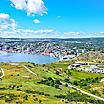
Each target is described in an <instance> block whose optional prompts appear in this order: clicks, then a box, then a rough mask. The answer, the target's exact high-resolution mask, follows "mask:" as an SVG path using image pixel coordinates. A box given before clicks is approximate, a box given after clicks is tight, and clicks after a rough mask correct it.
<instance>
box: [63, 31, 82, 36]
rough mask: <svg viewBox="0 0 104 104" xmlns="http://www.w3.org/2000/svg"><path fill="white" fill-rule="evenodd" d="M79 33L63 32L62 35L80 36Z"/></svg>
mask: <svg viewBox="0 0 104 104" xmlns="http://www.w3.org/2000/svg"><path fill="white" fill-rule="evenodd" d="M80 34H81V33H80V32H64V35H70V36H71V35H72V36H73V35H80Z"/></svg>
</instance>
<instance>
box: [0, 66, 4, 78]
mask: <svg viewBox="0 0 104 104" xmlns="http://www.w3.org/2000/svg"><path fill="white" fill-rule="evenodd" d="M0 70H1V72H2V76H0V79H1V78H3V77H4V76H5V73H4V69H2V68H0Z"/></svg>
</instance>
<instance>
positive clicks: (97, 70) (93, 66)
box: [70, 62, 104, 74]
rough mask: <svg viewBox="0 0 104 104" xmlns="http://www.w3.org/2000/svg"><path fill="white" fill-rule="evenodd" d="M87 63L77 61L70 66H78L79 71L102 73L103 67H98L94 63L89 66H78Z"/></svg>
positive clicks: (103, 72) (103, 71)
mask: <svg viewBox="0 0 104 104" xmlns="http://www.w3.org/2000/svg"><path fill="white" fill-rule="evenodd" d="M84 65H88V63H86V62H77V63H75V64H72V65H71V66H70V67H71V68H72V69H73V68H78V69H79V70H80V71H87V72H91V73H100V74H104V68H98V67H97V66H96V65H91V66H90V67H89V68H80V66H84Z"/></svg>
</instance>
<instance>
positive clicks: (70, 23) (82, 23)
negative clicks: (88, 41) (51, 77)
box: [0, 0, 104, 38]
mask: <svg viewBox="0 0 104 104" xmlns="http://www.w3.org/2000/svg"><path fill="white" fill-rule="evenodd" d="M21 1H22V2H21ZM27 1H28V2H30V3H33V4H31V5H30V6H29V4H26V2H25V0H0V13H1V18H0V20H1V22H0V23H1V25H0V28H1V29H0V33H1V34H0V37H40V38H41V37H42V38H46V37H49V38H50V37H52V38H54V37H60V38H77V37H95V36H96V37H97V36H98V37H103V35H104V32H103V29H104V0H27ZM24 3H25V4H24ZM22 4H24V5H22ZM39 6H40V7H39ZM3 14H6V15H7V14H8V15H9V18H8V21H9V22H7V18H5V19H6V23H5V20H4V18H3V17H2V16H4V17H5V16H6V15H3ZM11 19H13V20H14V21H15V22H13V21H11ZM2 24H3V25H2ZM11 24H12V25H13V26H15V29H14V27H13V26H11ZM4 25H6V26H7V25H8V27H6V26H4ZM4 27H5V28H4ZM8 28H9V29H8ZM22 33H23V34H22Z"/></svg>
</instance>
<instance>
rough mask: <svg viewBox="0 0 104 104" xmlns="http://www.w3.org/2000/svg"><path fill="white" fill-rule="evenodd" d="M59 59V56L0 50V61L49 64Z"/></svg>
mask: <svg viewBox="0 0 104 104" xmlns="http://www.w3.org/2000/svg"><path fill="white" fill-rule="evenodd" d="M58 60H59V59H58V58H54V57H50V56H43V55H38V54H26V53H7V52H0V62H34V63H36V64H47V63H52V62H56V61H58Z"/></svg>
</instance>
